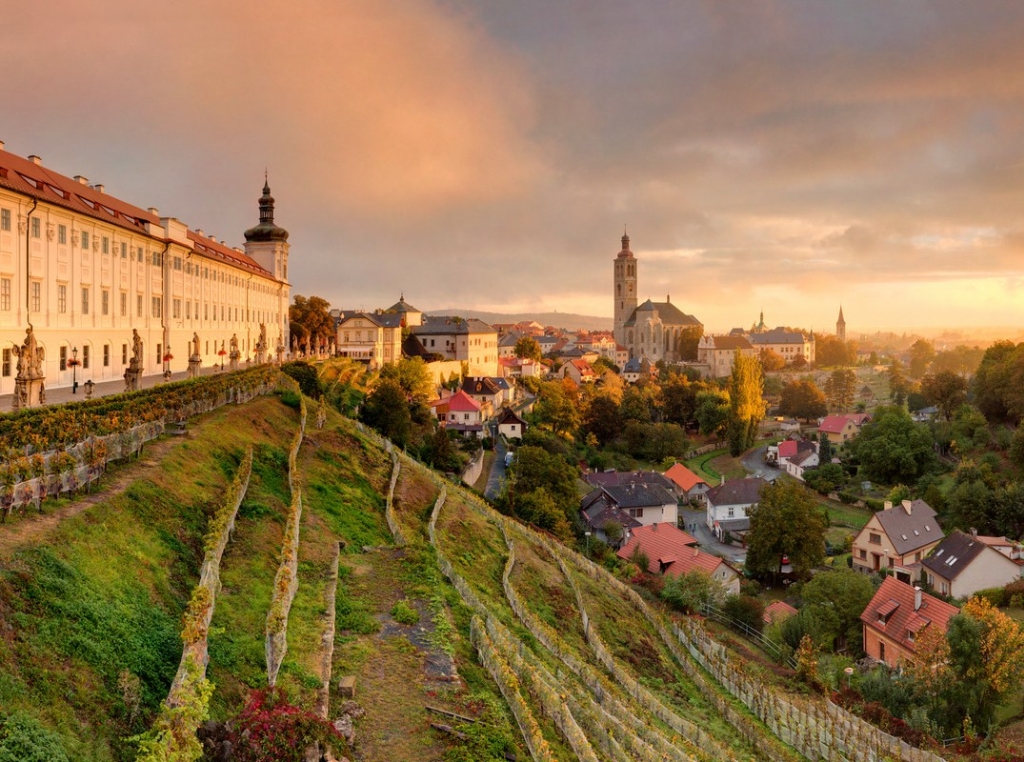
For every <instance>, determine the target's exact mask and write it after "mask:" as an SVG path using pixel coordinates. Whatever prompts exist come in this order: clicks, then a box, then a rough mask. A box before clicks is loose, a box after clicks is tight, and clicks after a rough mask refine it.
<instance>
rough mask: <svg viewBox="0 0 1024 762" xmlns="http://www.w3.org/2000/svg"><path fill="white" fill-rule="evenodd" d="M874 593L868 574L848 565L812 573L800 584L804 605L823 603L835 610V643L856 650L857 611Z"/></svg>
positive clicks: (859, 642)
mask: <svg viewBox="0 0 1024 762" xmlns="http://www.w3.org/2000/svg"><path fill="white" fill-rule="evenodd" d="M874 594H875V586H874V585H873V584H872V583H871V580H870V579H869V578H868V577H866V576H864V575H863V574H858V573H857V572H855V571H853V570H852V569H837V570H835V571H827V572H821V573H820V574H815V575H814V576H813V577H812V578H811V579H810V581H809V582H807V584H805V585H804V589H803V593H802V594H801V597H802V598H803V602H804V606H805V607H808V606H823V607H826V608H829V609H831V610H832V611H833V612H834V613H835V615H836V622H837V629H836V633H835V637H836V638H837V639H838V642H837V644H836V645H837V647H839V648H843V647H846V648H847V649H848V650H849V651H852V652H855V653H856V652H860V650H861V648H862V637H863V633H862V626H861V621H860V615H861V613H862V612H863V611H864V609H865V608H866V607H867V605H868V603H870V602H871V598H872V596H874Z"/></svg>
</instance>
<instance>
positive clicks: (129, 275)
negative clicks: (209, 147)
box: [0, 142, 291, 394]
mask: <svg viewBox="0 0 1024 762" xmlns="http://www.w3.org/2000/svg"><path fill="white" fill-rule="evenodd" d="M259 212H260V216H259V223H258V224H257V225H256V226H254V227H253V228H251V229H249V230H247V231H246V232H245V239H246V241H245V248H244V249H239V248H232V247H231V246H229V245H228V244H226V243H224V242H223V241H218V240H217V239H216V238H215V237H213V236H207V235H205V234H204V233H203V231H202V230H191V229H189V227H188V226H187V225H185V224H184V223H182V222H180V221H178V220H177V219H175V218H174V217H161V216H160V215H159V213H158V211H157V210H156V209H154V208H150V209H141V208H139V207H136V206H133V205H132V204H129V203H127V202H125V201H122V200H120V199H117V198H114V197H113V196H110V195H108V194H107V193H106V190H105V188H104V187H103V186H102V185H90V184H89V182H88V180H87V179H86V178H84V177H81V176H75V177H74V178H69V177H66V176H64V175H61V174H58V173H56V172H54V171H52V170H50V169H49V168H47V167H45V166H44V165H43V163H42V160H41V159H39V157H37V156H29V157H28V158H27V159H26V158H22V157H19V156H16V155H14V154H12V153H9V152H7V151H5V150H4V144H3V143H2V142H0V352H2V358H0V359H2V362H0V394H10V393H12V392H13V391H14V386H15V383H14V382H15V375H16V362H17V357H16V353H15V352H14V351H13V348H14V347H15V346H16V345H20V344H21V343H22V341H23V340H24V338H25V330H26V328H27V327H28V326H29V324H31V325H32V327H33V332H34V334H35V337H36V340H37V342H38V345H39V346H40V347H41V348H42V349H43V363H42V365H43V372H44V374H45V383H46V387H47V388H52V387H60V386H68V385H70V384H71V382H72V376H73V375H76V376H77V380H78V382H79V383H83V382H84V381H86V380H89V379H91V380H93V381H96V382H100V381H108V380H114V379H118V378H122V377H123V375H124V371H125V369H126V368H127V367H128V364H129V361H130V359H131V357H130V356H131V352H132V331H133V329H134V330H137V331H138V333H139V335H140V337H141V339H142V342H143V349H144V355H143V358H144V362H143V368H142V370H143V375H145V376H148V375H153V374H159V373H162V372H163V371H164V370H165V369H169V370H171V371H182V370H185V368H186V366H187V364H188V359H189V352H190V342H191V341H192V340H193V337H195V336H198V338H199V349H200V355H201V357H202V364H203V366H204V367H205V366H209V365H213V364H218V365H219V364H220V363H221V361H222V360H223V359H224V357H225V355H222V354H220V351H221V350H222V349H223V350H225V352H230V349H231V340H232V338H233V337H234V338H235V339H236V340H237V344H238V350H239V352H240V355H241V361H242V362H245V361H246V360H248V359H250V358H253V357H254V355H255V353H256V349H257V347H256V345H257V342H258V341H259V338H260V330H261V324H262V325H263V326H265V330H266V337H267V345H266V352H267V357H268V358H274V357H278V356H279V352H278V350H279V349H280V350H282V352H284V351H287V348H288V346H289V336H288V305H289V302H290V298H291V295H290V287H289V284H288V249H289V245H288V232H287V231H286V230H284V229H283V228H281V227H278V226H277V225H276V224H274V199H273V197H272V196H271V195H270V188H269V186H268V185H267V184H264V188H263V196H262V197H261V198H260V201H259ZM167 355H172V359H170V360H165V359H164V358H165V357H166V356H167ZM76 356H77V362H78V365H77V367H75V368H74V372H73V366H72V364H71V363H69V360H71V359H72V358H74V357H76Z"/></svg>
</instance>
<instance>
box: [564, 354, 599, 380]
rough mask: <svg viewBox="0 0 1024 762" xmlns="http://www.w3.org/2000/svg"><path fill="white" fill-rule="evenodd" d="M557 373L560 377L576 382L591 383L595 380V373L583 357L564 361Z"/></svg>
mask: <svg viewBox="0 0 1024 762" xmlns="http://www.w3.org/2000/svg"><path fill="white" fill-rule="evenodd" d="M558 374H559V375H560V376H561V377H562V378H571V379H572V380H573V381H575V382H576V383H577V384H580V385H582V384H592V383H593V382H594V381H596V380H597V373H595V372H594V368H593V367H592V366H591V365H590V363H589V362H587V361H586V360H584V359H581V358H578V359H574V360H569V361H568V362H566V363H565V364H564V365H563V366H562V367H561V369H560V370H559V371H558Z"/></svg>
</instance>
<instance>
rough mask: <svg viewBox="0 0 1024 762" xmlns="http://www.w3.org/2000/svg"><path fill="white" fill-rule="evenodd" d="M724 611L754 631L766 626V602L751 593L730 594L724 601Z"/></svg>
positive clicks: (759, 630)
mask: <svg viewBox="0 0 1024 762" xmlns="http://www.w3.org/2000/svg"><path fill="white" fill-rule="evenodd" d="M722 613H723V614H725V615H726V616H727V617H729V618H730V619H733V620H734V621H736V622H739V623H740V624H741V625H743V626H744V627H746V628H747V630H753V631H754V632H761V629H762V628H763V627H764V604H763V603H761V601H760V600H758V599H757V598H755V597H753V596H751V595H729V596H726V598H725V601H724V602H723V603H722Z"/></svg>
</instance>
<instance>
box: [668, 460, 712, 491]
mask: <svg viewBox="0 0 1024 762" xmlns="http://www.w3.org/2000/svg"><path fill="white" fill-rule="evenodd" d="M665 476H666V477H667V478H669V479H671V480H672V481H673V482H674V483H675V484H678V485H679V487H680V488H681V489H683V490H685V491H686V492H689V491H690V490H691V489H693V488H694V487H696V486H697V485H698V484H704V485H706V484H707V482H706V481H704V480H703V479H701V478H700V477H699V476H697V474H695V473H693V471H691V470H690V469H688V468H687V467H686V466H684V465H683V464H682V463H676V464H675V465H674V466H672V467H671V468H670V469H669V470H668V471H666V472H665Z"/></svg>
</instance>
